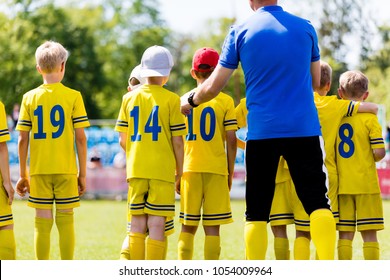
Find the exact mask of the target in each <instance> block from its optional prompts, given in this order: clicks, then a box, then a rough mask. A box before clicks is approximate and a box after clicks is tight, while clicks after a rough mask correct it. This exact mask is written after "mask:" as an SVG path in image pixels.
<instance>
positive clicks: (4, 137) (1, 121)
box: [0, 101, 11, 188]
mask: <svg viewBox="0 0 390 280" xmlns="http://www.w3.org/2000/svg"><path fill="white" fill-rule="evenodd" d="M9 140H11V136H10V134H9V130H8V125H7V115H6V113H5V108H4V104H3V103H2V102H1V101H0V143H2V142H6V141H9ZM2 182H3V177H2V175H1V172H0V183H2ZM1 187H2V186H0V188H1Z"/></svg>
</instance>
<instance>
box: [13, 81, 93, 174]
mask: <svg viewBox="0 0 390 280" xmlns="http://www.w3.org/2000/svg"><path fill="white" fill-rule="evenodd" d="M87 126H89V121H88V117H87V113H86V111H85V107H84V102H83V98H82V96H81V93H80V92H78V91H75V90H73V89H71V88H68V87H66V86H64V85H63V84H62V83H55V84H43V85H41V86H39V87H38V88H35V89H33V90H31V91H29V92H27V93H26V94H24V95H23V100H22V106H21V109H20V115H19V121H18V124H17V126H16V129H17V130H21V131H30V175H37V174H77V172H78V171H77V162H76V151H75V140H74V137H75V135H74V129H75V128H84V127H87Z"/></svg>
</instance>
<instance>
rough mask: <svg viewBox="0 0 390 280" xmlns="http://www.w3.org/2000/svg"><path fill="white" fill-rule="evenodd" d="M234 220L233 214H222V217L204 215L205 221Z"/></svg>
mask: <svg viewBox="0 0 390 280" xmlns="http://www.w3.org/2000/svg"><path fill="white" fill-rule="evenodd" d="M230 218H232V214H231V213H230V214H228V213H227V214H221V215H203V220H204V221H216V220H226V219H230Z"/></svg>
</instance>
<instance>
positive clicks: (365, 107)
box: [357, 102, 379, 115]
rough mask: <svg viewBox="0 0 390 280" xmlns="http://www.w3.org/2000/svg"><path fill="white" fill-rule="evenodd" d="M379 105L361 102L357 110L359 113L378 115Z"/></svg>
mask: <svg viewBox="0 0 390 280" xmlns="http://www.w3.org/2000/svg"><path fill="white" fill-rule="evenodd" d="M378 108H379V107H378V104H375V103H371V102H361V103H360V105H359V108H358V110H357V112H358V113H372V114H375V115H376V114H378Z"/></svg>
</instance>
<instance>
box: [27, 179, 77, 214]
mask: <svg viewBox="0 0 390 280" xmlns="http://www.w3.org/2000/svg"><path fill="white" fill-rule="evenodd" d="M54 202H55V203H56V208H57V209H71V208H75V207H79V206H80V197H79V191H78V183H77V176H76V175H69V174H50V175H33V176H31V180H30V196H29V198H28V202H27V205H28V206H30V207H33V208H37V209H52V208H53V204H54Z"/></svg>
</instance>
